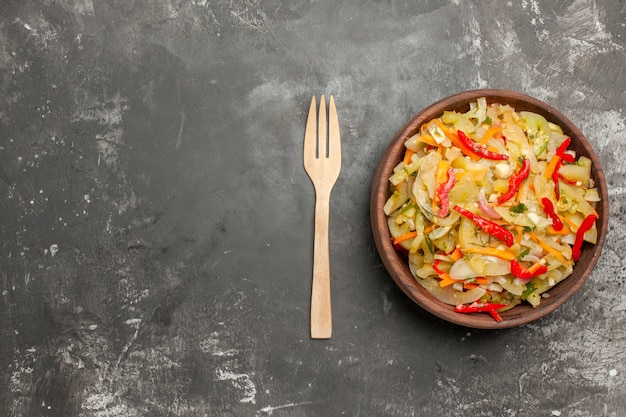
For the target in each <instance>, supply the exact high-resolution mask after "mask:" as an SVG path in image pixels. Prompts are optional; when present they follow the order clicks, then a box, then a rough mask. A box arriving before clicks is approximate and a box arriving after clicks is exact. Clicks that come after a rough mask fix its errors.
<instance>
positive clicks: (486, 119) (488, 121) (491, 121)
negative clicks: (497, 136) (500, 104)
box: [485, 116, 493, 126]
mask: <svg viewBox="0 0 626 417" xmlns="http://www.w3.org/2000/svg"><path fill="white" fill-rule="evenodd" d="M492 123H493V120H491V117H489V116H487V117H485V124H488V125H489V126H491V124H492Z"/></svg>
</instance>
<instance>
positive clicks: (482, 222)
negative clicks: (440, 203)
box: [453, 206, 514, 248]
mask: <svg viewBox="0 0 626 417" xmlns="http://www.w3.org/2000/svg"><path fill="white" fill-rule="evenodd" d="M453 209H454V210H456V211H458V212H459V213H461V214H462V215H463V216H465V217H467V218H468V219H470V220H471V221H472V222H474V224H475V225H476V226H478V227H480V228H481V229H483V230H484V231H485V232H487V233H489V234H490V235H491V236H493V237H495V238H496V239H499V240H501V241H502V242H504V243H505V244H506V246H507V247H509V248H510V247H511V246H512V245H513V241H514V237H513V233H511V231H510V230H508V229H506V228H504V227H502V226H500V225H499V224H497V223H494V222H492V221H491V220H487V219H485V218H484V217H481V216H479V215H478V214H474V213H472V212H471V211H469V210H466V209H464V208H463V207H459V206H454V207H453Z"/></svg>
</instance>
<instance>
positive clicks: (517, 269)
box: [511, 259, 548, 279]
mask: <svg viewBox="0 0 626 417" xmlns="http://www.w3.org/2000/svg"><path fill="white" fill-rule="evenodd" d="M546 272H548V267H547V266H546V265H543V264H542V263H541V262H537V263H535V264H534V265H533V266H531V267H530V268H528V269H526V268H524V267H523V266H522V265H521V264H520V263H519V262H517V261H516V260H515V259H511V273H512V274H513V275H514V276H516V277H517V278H521V279H531V278H533V277H536V276H537V275H542V274H545V273H546Z"/></svg>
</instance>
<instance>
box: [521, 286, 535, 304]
mask: <svg viewBox="0 0 626 417" xmlns="http://www.w3.org/2000/svg"><path fill="white" fill-rule="evenodd" d="M536 289H537V287H536V286H535V283H534V282H532V281H531V282H529V283H528V284H526V289H525V290H524V292H523V293H522V296H521V298H522V300H525V299H526V298H528V296H529V295H530V294H532V293H534V292H535V290H536Z"/></svg>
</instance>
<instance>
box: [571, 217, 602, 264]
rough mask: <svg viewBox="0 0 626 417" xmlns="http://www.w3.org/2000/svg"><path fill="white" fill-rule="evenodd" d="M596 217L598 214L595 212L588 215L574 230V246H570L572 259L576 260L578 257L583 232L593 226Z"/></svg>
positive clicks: (583, 236) (583, 237)
mask: <svg viewBox="0 0 626 417" xmlns="http://www.w3.org/2000/svg"><path fill="white" fill-rule="evenodd" d="M597 218H598V216H596V215H595V214H590V215H588V216H587V217H585V220H583V222H582V223H581V225H580V227H579V228H578V230H577V231H576V239H575V240H574V246H572V259H573V260H574V261H578V260H579V259H580V249H581V247H582V246H583V241H584V239H585V233H586V232H587V230H589V229H591V228H592V227H593V225H594V224H595V222H596V219H597Z"/></svg>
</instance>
